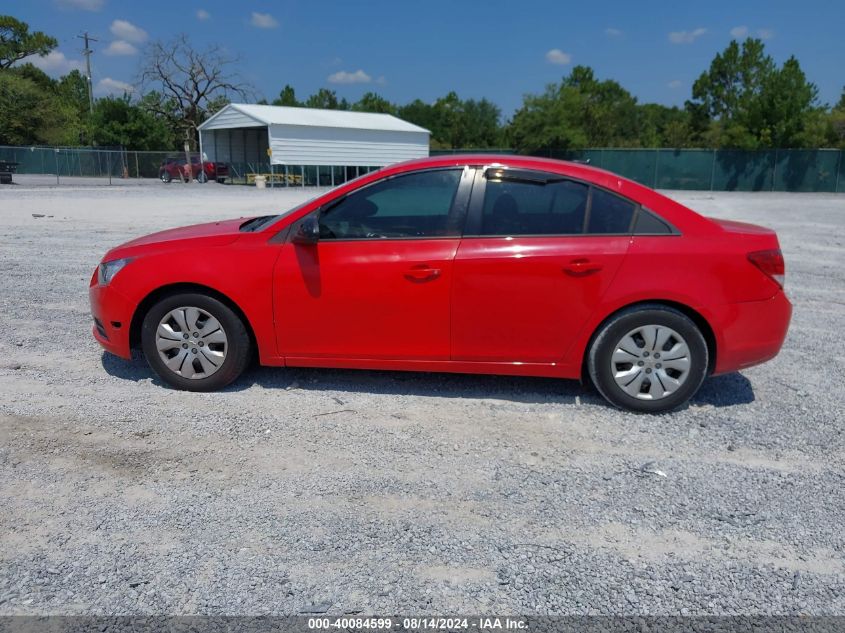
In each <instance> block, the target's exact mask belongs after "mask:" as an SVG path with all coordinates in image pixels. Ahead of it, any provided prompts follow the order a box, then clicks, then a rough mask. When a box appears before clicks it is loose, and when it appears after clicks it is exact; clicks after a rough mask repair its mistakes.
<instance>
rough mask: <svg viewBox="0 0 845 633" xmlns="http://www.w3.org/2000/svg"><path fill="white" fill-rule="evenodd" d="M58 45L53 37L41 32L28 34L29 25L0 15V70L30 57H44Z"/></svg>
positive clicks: (8, 16)
mask: <svg viewBox="0 0 845 633" xmlns="http://www.w3.org/2000/svg"><path fill="white" fill-rule="evenodd" d="M58 45H59V42H58V40H56V38H55V37H50V36H49V35H47V34H45V33H42V32H41V31H35V32H33V33H30V32H29V25H28V24H27V23H26V22H21V21H20V20H17V19H15V18H13V17H12V16H11V15H0V69H2V68H9V67H10V66H11V65H12V64H14V63H15V62H17V61H20V60H22V59H24V58H25V57H29V56H30V55H40V56H42V57H43V56H44V55H46V54H47V53H49V52H50V51H52V50H53V49H54V48H56V46H58Z"/></svg>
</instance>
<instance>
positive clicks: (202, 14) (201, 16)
mask: <svg viewBox="0 0 845 633" xmlns="http://www.w3.org/2000/svg"><path fill="white" fill-rule="evenodd" d="M210 19H211V14H210V13H209V12H208V11H206V10H205V9H197V20H210Z"/></svg>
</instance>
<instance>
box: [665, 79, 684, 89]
mask: <svg viewBox="0 0 845 633" xmlns="http://www.w3.org/2000/svg"><path fill="white" fill-rule="evenodd" d="M666 85H667V86H669V87H670V88H673V89H674V88H680V87H681V86H683V85H684V84H683V82H682V81H681V80H680V79H673V80H672V81H670V82H669V83H668V84H666Z"/></svg>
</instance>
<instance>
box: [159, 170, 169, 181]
mask: <svg viewBox="0 0 845 633" xmlns="http://www.w3.org/2000/svg"><path fill="white" fill-rule="evenodd" d="M158 177H159V179H160V180H161V182H170V181H171V180H173V176H171V175H170V172H169V171H163V172H161V173H160V174H159V175H158Z"/></svg>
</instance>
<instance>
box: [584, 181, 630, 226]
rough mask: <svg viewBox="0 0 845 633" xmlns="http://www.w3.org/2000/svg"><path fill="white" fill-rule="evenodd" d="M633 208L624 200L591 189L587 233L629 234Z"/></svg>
mask: <svg viewBox="0 0 845 633" xmlns="http://www.w3.org/2000/svg"><path fill="white" fill-rule="evenodd" d="M634 208H635V207H634V204H633V203H632V202H629V201H628V200H625V199H624V198H620V197H619V196H615V195H613V194H612V193H609V192H607V191H605V190H604V189H597V188H593V200H592V204H591V205H590V220H589V222H588V225H587V232H588V233H592V234H597V233H598V234H601V233H630V232H631V220H632V219H633V217H634Z"/></svg>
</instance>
